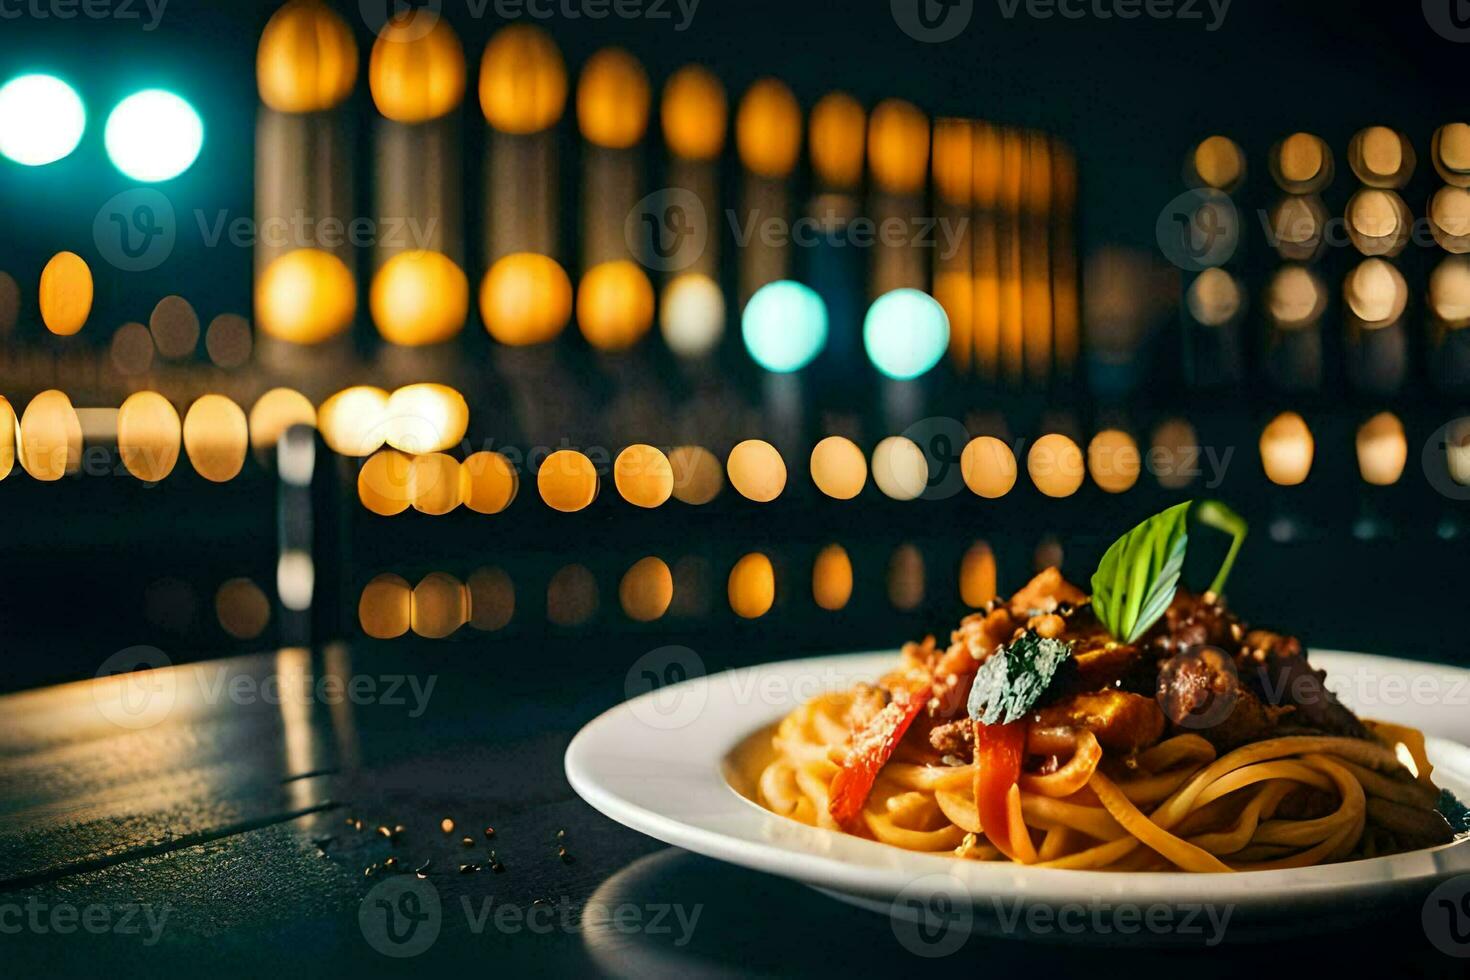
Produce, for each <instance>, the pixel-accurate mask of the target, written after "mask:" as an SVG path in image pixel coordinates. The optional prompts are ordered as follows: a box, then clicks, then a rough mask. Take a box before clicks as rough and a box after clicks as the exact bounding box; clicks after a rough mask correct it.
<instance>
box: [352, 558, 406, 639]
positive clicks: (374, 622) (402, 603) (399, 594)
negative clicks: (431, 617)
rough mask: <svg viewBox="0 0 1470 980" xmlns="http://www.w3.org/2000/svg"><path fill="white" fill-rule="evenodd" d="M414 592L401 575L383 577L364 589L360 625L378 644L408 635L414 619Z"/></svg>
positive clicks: (358, 619) (361, 598)
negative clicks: (381, 641) (379, 641)
mask: <svg viewBox="0 0 1470 980" xmlns="http://www.w3.org/2000/svg"><path fill="white" fill-rule="evenodd" d="M412 609H413V590H412V589H411V588H409V585H408V581H407V580H406V579H404V578H403V577H402V576H399V575H392V574H387V573H385V574H382V575H378V576H376V577H375V578H373V580H372V581H370V582H368V583H367V585H365V586H363V588H362V596H361V597H360V598H359V599H358V602H357V621H358V623H359V624H360V625H361V626H362V631H363V632H364V633H365V634H367V635H368V636H370V637H372V638H373V639H376V640H391V639H394V638H396V637H399V636H402V635H403V634H405V633H407V632H408V627H409V624H410V621H411V620H412V616H413V611H412Z"/></svg>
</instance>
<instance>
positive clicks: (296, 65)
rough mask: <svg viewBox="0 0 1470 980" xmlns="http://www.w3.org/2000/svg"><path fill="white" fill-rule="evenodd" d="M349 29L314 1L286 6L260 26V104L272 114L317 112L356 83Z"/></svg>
mask: <svg viewBox="0 0 1470 980" xmlns="http://www.w3.org/2000/svg"><path fill="white" fill-rule="evenodd" d="M357 60H358V54H357V41H356V40H354V39H353V36H352V28H350V27H349V26H348V25H347V22H346V21H345V20H343V19H342V18H341V16H339V15H338V14H337V13H336V12H335V11H334V10H332V8H331V7H330V6H328V5H327V4H325V3H321V2H320V0H291V2H290V3H287V4H286V5H285V6H283V7H282V8H281V9H280V10H277V11H276V12H275V13H274V14H273V15H272V16H271V19H270V20H269V21H268V22H267V23H266V25H265V30H264V31H263V32H262V33H261V35H260V45H259V47H258V48H256V52H255V84H256V88H257V89H258V90H259V92H260V101H262V102H264V103H265V104H266V105H267V106H269V107H270V108H272V109H274V110H276V111H277V112H321V111H322V110H325V109H331V108H333V107H334V106H337V105H340V104H341V103H342V102H344V101H346V99H347V97H348V96H349V95H351V94H352V88H353V86H354V85H355V84H356V83H357Z"/></svg>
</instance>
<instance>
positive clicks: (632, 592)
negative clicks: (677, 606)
mask: <svg viewBox="0 0 1470 980" xmlns="http://www.w3.org/2000/svg"><path fill="white" fill-rule="evenodd" d="M673 601H674V575H673V573H672V572H671V571H669V566H668V565H667V564H666V563H665V562H664V560H663V559H662V558H656V557H654V556H653V555H649V556H648V557H647V558H641V559H639V560H638V561H636V562H634V563H633V566H632V567H631V568H629V569H628V571H627V572H626V573H624V575H623V580H622V581H621V582H619V583H618V603H619V604H620V605H621V606H622V607H623V612H624V613H626V614H627V616H628V618H629V619H631V620H634V621H635V622H639V623H651V622H653V621H654V620H657V619H661V618H662V617H663V615H664V613H666V612H668V611H669V604H670V603H672V602H673Z"/></svg>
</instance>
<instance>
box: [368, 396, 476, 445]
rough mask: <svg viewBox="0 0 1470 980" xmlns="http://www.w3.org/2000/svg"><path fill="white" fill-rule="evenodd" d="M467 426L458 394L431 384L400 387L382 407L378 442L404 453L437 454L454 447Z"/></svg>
mask: <svg viewBox="0 0 1470 980" xmlns="http://www.w3.org/2000/svg"><path fill="white" fill-rule="evenodd" d="M469 424H470V407H469V405H468V404H467V403H466V402H465V400H464V395H461V394H460V393H459V392H458V391H455V390H454V389H453V388H451V387H449V386H448V385H441V384H435V383H433V382H424V383H421V384H412V385H404V386H403V387H402V388H399V389H397V390H396V391H394V392H393V394H391V395H389V396H388V401H387V403H386V405H385V406H384V409H383V431H382V441H383V442H386V443H387V444H388V445H390V446H392V447H394V448H395V449H402V450H403V451H404V452H406V453H435V452H441V451H443V450H445V449H448V448H450V447H451V446H454V445H457V444H458V443H459V441H460V440H461V439H463V438H464V434H465V431H466V430H467V429H468V428H469ZM375 448H376V447H375Z"/></svg>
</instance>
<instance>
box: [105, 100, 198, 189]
mask: <svg viewBox="0 0 1470 980" xmlns="http://www.w3.org/2000/svg"><path fill="white" fill-rule="evenodd" d="M103 139H104V141H105V142H106V144H107V155H108V157H110V158H111V159H112V163H113V165H114V166H115V167H117V169H119V170H121V171H122V172H123V173H125V174H127V175H128V176H129V177H131V178H133V179H134V180H140V181H143V182H144V183H156V182H157V181H160V180H170V179H172V178H174V177H177V176H178V175H179V174H181V173H183V172H184V171H185V170H188V169H189V167H191V166H192V165H193V163H194V161H195V160H196V159H198V157H199V150H200V148H202V147H203V146H204V123H203V122H202V121H201V120H200V119H199V113H197V112H195V111H194V107H193V106H191V105H189V103H187V102H185V101H184V100H183V99H181V98H179V97H178V96H177V95H174V94H173V93H172V92H165V91H164V90H162V89H147V90H145V91H142V92H135V93H133V94H132V95H130V96H128V97H127V98H126V99H123V100H122V101H121V102H119V103H118V104H117V108H115V109H113V110H112V114H111V115H110V116H108V117H107V129H106V131H105V133H104V134H103Z"/></svg>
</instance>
